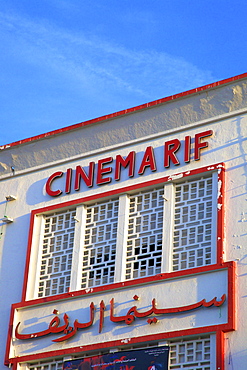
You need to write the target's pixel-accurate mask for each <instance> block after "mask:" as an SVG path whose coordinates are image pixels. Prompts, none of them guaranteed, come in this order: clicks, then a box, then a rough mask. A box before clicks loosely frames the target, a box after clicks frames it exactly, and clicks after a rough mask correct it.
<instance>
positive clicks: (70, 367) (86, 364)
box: [63, 346, 169, 370]
mask: <svg viewBox="0 0 247 370" xmlns="http://www.w3.org/2000/svg"><path fill="white" fill-rule="evenodd" d="M168 355H169V347H168V346H162V347H155V348H145V349H139V350H134V351H122V352H115V353H108V354H106V355H100V356H92V357H85V358H81V359H76V360H71V361H65V362H64V364H63V370H168Z"/></svg>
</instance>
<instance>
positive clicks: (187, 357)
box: [169, 336, 213, 370]
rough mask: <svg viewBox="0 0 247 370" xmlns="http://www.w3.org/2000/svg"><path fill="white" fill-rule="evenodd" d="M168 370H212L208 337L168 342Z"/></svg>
mask: <svg viewBox="0 0 247 370" xmlns="http://www.w3.org/2000/svg"><path fill="white" fill-rule="evenodd" d="M169 345H170V370H174V369H177V370H179V369H180V370H182V369H186V370H212V363H213V360H212V358H211V357H212V356H211V353H210V352H211V341H210V336H205V337H203V338H197V339H192V340H180V341H170V343H169Z"/></svg>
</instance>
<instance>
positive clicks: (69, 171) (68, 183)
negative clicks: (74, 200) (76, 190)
mask: <svg viewBox="0 0 247 370" xmlns="http://www.w3.org/2000/svg"><path fill="white" fill-rule="evenodd" d="M71 178H72V168H68V169H67V174H66V184H65V193H66V194H69V193H70V191H71Z"/></svg>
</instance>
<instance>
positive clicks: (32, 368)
mask: <svg viewBox="0 0 247 370" xmlns="http://www.w3.org/2000/svg"><path fill="white" fill-rule="evenodd" d="M28 369H29V370H63V361H61V360H57V361H55V360H54V361H49V362H48V361H40V362H36V363H33V364H28Z"/></svg>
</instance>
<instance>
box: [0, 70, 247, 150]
mask: <svg viewBox="0 0 247 370" xmlns="http://www.w3.org/2000/svg"><path fill="white" fill-rule="evenodd" d="M246 77H247V73H243V74H240V75H237V76H234V77H230V78H227V79H224V80H221V81H217V82H213V83H211V84H208V85H204V86H201V87H197V88H195V89H191V90H188V91H184V92H182V93H179V94H175V95H170V96H168V97H166V98H162V99H158V100H154V101H151V102H149V103H146V104H142V105H138V106H136V107H133V108H129V109H124V110H121V111H118V112H115V113H111V114H107V115H105V116H101V117H98V118H94V119H91V120H88V121H84V122H80V123H76V124H74V125H71V126H67V127H63V128H61V129H58V130H54V131H50V132H47V133H44V134H41V135H36V136H32V137H30V138H27V139H23V140H19V141H15V142H14V143H11V144H6V145H2V146H0V150H4V149H8V148H12V147H14V146H17V145H22V144H26V143H29V142H32V141H36V140H40V139H45V138H47V137H50V136H53V135H58V134H62V133H64V132H69V131H72V130H76V129H78V128H80V127H83V126H87V125H91V124H94V123H98V122H103V121H106V120H108V119H112V118H116V117H120V116H123V115H125V114H129V113H133V112H137V111H139V110H142V109H147V108H150V107H153V106H155V105H159V104H163V103H167V102H170V101H173V100H176V99H180V98H183V97H185V96H189V95H193V94H196V93H198V92H202V91H205V90H208V89H213V88H215V87H218V86H222V85H226V84H228V83H230V82H234V81H238V80H241V79H244V78H246Z"/></svg>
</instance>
